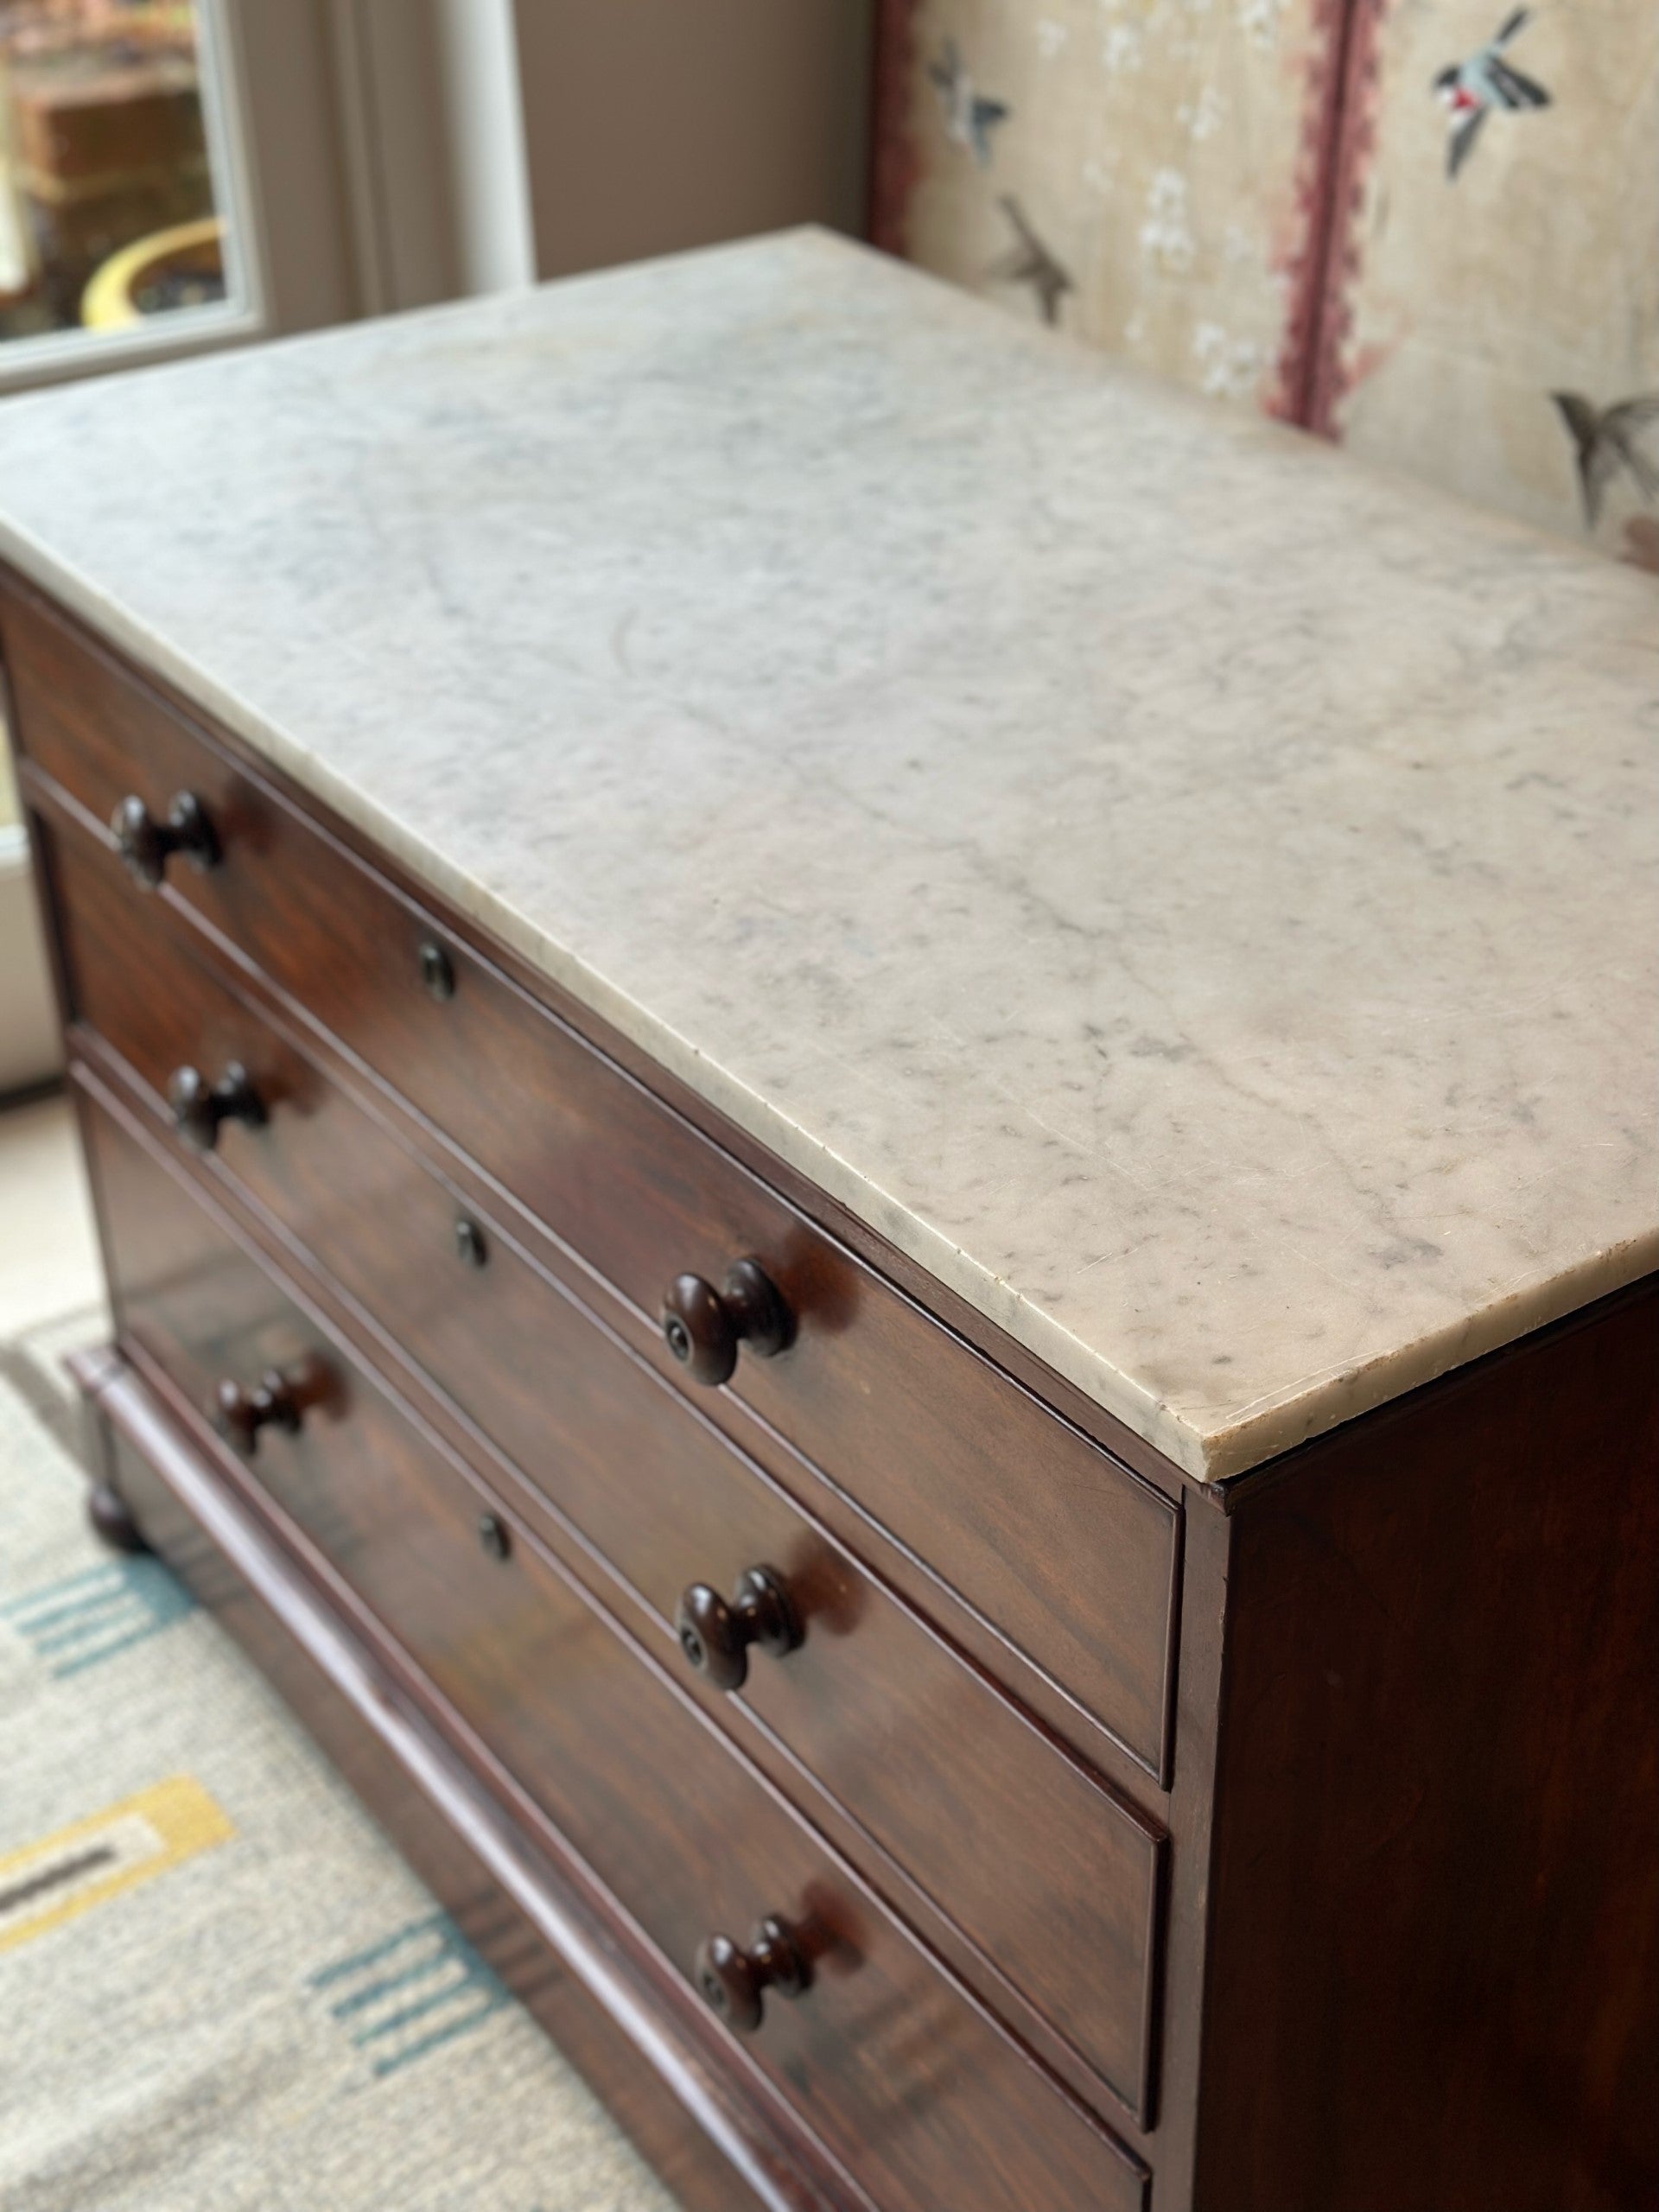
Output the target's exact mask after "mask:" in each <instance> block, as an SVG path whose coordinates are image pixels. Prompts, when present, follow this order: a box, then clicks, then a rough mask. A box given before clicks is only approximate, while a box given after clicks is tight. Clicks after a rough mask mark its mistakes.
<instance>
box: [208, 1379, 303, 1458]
mask: <svg viewBox="0 0 1659 2212" xmlns="http://www.w3.org/2000/svg"><path fill="white" fill-rule="evenodd" d="M211 1411H212V1414H213V1427H215V1428H216V1429H217V1430H218V1431H219V1434H220V1435H221V1436H222V1437H223V1438H224V1439H225V1440H226V1443H227V1444H232V1445H234V1446H235V1447H236V1449H237V1450H238V1452H243V1453H245V1454H246V1455H247V1456H249V1457H250V1458H251V1456H252V1454H253V1452H254V1449H255V1447H256V1446H257V1444H258V1441H259V1432H260V1430H261V1429H262V1428H280V1429H282V1430H283V1431H285V1432H286V1433H288V1434H289V1435H290V1436H291V1435H292V1434H293V1433H294V1431H295V1430H296V1428H298V1427H299V1425H300V1402H299V1399H298V1398H297V1397H296V1395H295V1393H294V1391H293V1389H292V1388H291V1387H290V1385H289V1383H288V1381H287V1379H286V1378H285V1377H284V1376H283V1375H281V1374H280V1373H279V1372H278V1371H277V1369H276V1368H274V1367H268V1368H267V1369H266V1370H265V1371H264V1374H263V1375H262V1376H260V1377H259V1380H258V1382H257V1384H256V1385H255V1387H254V1388H253V1389H251V1390H245V1389H243V1388H242V1385H241V1384H240V1383H232V1381H231V1380H230V1379H229V1377H228V1376H227V1377H226V1380H225V1381H224V1382H222V1383H219V1385H218V1387H217V1388H216V1389H215V1390H214V1392H213V1406H212V1408H211Z"/></svg>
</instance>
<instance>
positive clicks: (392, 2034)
mask: <svg viewBox="0 0 1659 2212" xmlns="http://www.w3.org/2000/svg"><path fill="white" fill-rule="evenodd" d="M98 1328H99V1318H98V1316H97V1314H96V1313H95V1312H93V1311H91V1310H88V1309H86V1308H83V1309H82V1311H80V1312H79V1313H75V1314H71V1315H69V1316H67V1317H64V1318H61V1319H54V1320H48V1321H39V1320H37V1321H35V1322H34V1323H32V1324H31V1325H27V1326H22V1327H20V1326H17V1325H16V1322H15V1317H14V1318H13V1319H12V1325H11V1327H10V1335H9V1336H8V1337H7V1338H5V1339H4V1340H3V1341H0V1999H3V2001H0V2212H672V2207H671V2203H670V2200H669V2199H668V2198H667V2196H665V2195H664V2192H663V2190H661V2188H660V2187H659V2185H658V2183H657V2182H656V2181H655V2180H654V2178H653V2177H652V2176H651V2175H650V2174H649V2173H648V2172H647V2171H646V2170H645V2168H644V2166H643V2165H642V2164H640V2162H639V2159H638V2158H636V2157H635V2155H634V2153H633V2152H632V2149H631V2147H630V2146H629V2145H627V2144H626V2141H625V2140H624V2139H622V2138H621V2137H620V2135H619V2134H618V2133H617V2132H616V2130H615V2129H614V2128H613V2126H612V2125H611V2123H610V2121H609V2120H608V2119H607V2116H606V2114H605V2113H604V2112H603V2111H602V2110H601V2107H599V2106H598V2105H597V2104H596V2102H595V2101H594V2099H593V2098H592V2097H591V2096H590V2095H589V2094H588V2090H587V2089H586V2088H585V2087H584V2086H583V2085H582V2082H579V2081H578V2080H577V2079H576V2078H575V2076H574V2075H573V2074H572V2073H571V2072H570V2070H569V2069H568V2068H567V2067H566V2066H565V2065H564V2063H563V2061H562V2060H561V2059H560V2058H559V2056H557V2054H556V2052H555V2051H554V2050H553V2049H552V2048H551V2047H550V2045H549V2044H548V2043H547V2042H546V2041H545V2039H544V2038H543V2036H542V2035H541V2033H540V2031H538V2030H537V2028H536V2027H535V2026H534V2024H532V2023H531V2020H530V2018H529V2017H528V2016H527V2015H526V2014H525V2013H524V2012H522V2011H521V2010H520V2009H519V2007H518V2005H517V2004H516V2003H515V2001H514V2000H513V1999H512V1998H511V1997H509V1996H508V1994H507V1993H506V1991H505V1989H504V1988H503V1987H502V1986H501V1985H500V1984H499V1982H498V1981H497V1980H495V1979H494V1977H493V1975H492V1974H490V1973H489V1971H488V1969H487V1968H486V1967H484V1966H483V1964H482V1963H481V1961H480V1960H479V1958H478V1956H477V1955H476V1954H475V1953H474V1951H473V1950H472V1949H471V1948H470V1947H469V1946H468V1945H467V1943H466V1942H465V1941H464V1940H463V1939H462V1938H461V1935H460V1933H459V1931H458V1930H457V1929H455V1927H454V1924H453V1923H451V1922H450V1921H449V1920H448V1918H447V1917H446V1916H445V1915H444V1914H443V1913H442V1911H441V1910H439V1909H438V1907H437V1906H436V1904H435V1902H434V1900H433V1899H432V1897H430V1896H429V1894H428V1892H427V1891H424V1890H423V1888H422V1886H421V1885H420V1884H419V1883H418V1882H416V1880H415V1878H414V1877H413V1876H412V1875H411V1874H410V1872H408V1870H407V1869H406V1868H405V1867H404V1865H403V1863H402V1861H401V1860H400V1859H398V1858H397V1856H396V1854H395V1853H393V1852H392V1851H391V1848H390V1847H389V1846H388V1845H387V1844H386V1843H385V1841H384V1840H383V1839H382V1838H381V1837H380V1835H379V1834H378V1831H377V1830H376V1829H375V1828H374V1827H373V1826H372V1824H371V1823H370V1821H368V1820H367V1819H366V1817H365V1815H363V1814H362V1812H361V1811H360V1810H359V1808H358V1806H357V1804H356V1802H355V1800H353V1798H352V1797H351V1796H349V1794H348V1793H347V1792H346V1789H344V1787H343V1785H342V1784H340V1783H338V1782H337V1781H336V1780H335V1779H334V1777H333V1776H332V1775H331V1774H330V1772H329V1771H328V1770H327V1767H326V1765H325V1764H324V1763H323V1762H322V1761H321V1758H319V1757H318V1755H317V1754H316V1753H315V1752H314V1751H312V1749H311V1748H310V1746H309V1745H308V1742H307V1740H306V1739H305V1738H304V1737H303V1736H302V1733H301V1732H300V1731H299V1730H298V1729H297V1727H296V1725H295V1724H294V1723H293V1722H292V1721H291V1720H290V1719H289V1717H288V1715H287V1713H286V1711H285V1709H284V1708H283V1707H282V1706H281V1705H280V1704H279V1703H278V1701H277V1700H276V1698H275V1696H274V1695H273V1694H271V1693H270V1691H269V1690H268V1689H267V1688H265V1686H264V1683H263V1681H261V1680H260V1678H259V1677H258V1676H257V1674H256V1673H255V1672H254V1671H253V1670H252V1669H251V1668H250V1667H249V1666H248V1665H247V1664H246V1663H245V1661H244V1660H243V1659H242V1658H241V1656H240V1655H239V1654H238V1652H237V1650H236V1649H235V1648H234V1647H233V1646H232V1644H231V1643H229V1642H228V1641H227V1640H226V1637H224V1636H223V1635H222V1634H221V1632H220V1631H219V1630H218V1629H217V1628H216V1627H215V1625H214V1624H213V1622H212V1621H211V1620H210V1619H208V1618H207V1617H206V1616H205V1615H204V1614H203V1613H201V1612H200V1611H198V1610H196V1609H195V1608H194V1606H193V1605H192V1602H191V1600H190V1598H189V1596H188V1592H186V1591H185V1590H184V1589H183V1587H182V1586H181V1585H180V1584H179V1583H177V1582H176V1581H175V1580H174V1579H173V1578H172V1577H171V1576H170V1575H169V1574H168V1572H167V1570H166V1569H165V1568H164V1567H162V1566H161V1565H159V1564H158V1563H157V1562H156V1560H150V1559H136V1560H128V1559H120V1558H117V1557H115V1556H114V1555H112V1554H110V1553H108V1552H106V1551H105V1550H104V1549H103V1548H101V1547H100V1546H99V1545H98V1544H97V1543H96V1542H95V1541H93V1539H92V1537H91V1535H89V1534H88V1533H87V1531H86V1525H85V1523H84V1522H83V1519H82V1517H81V1499H82V1496H83V1492H84V1487H85V1483H84V1476H83V1473H82V1471H81V1469H80V1467H79V1465H77V1464H76V1461H75V1456H74V1455H75V1450H76V1446H77V1443H78V1438H79V1429H78V1425H77V1415H76V1411H75V1408H73V1405H72V1403H71V1402H70V1399H69V1396H68V1393H67V1385H66V1384H65V1383H63V1382H62V1380H61V1379H60V1366H59V1361H60V1356H61V1354H62V1352H63V1351H65V1350H67V1348H68V1347H69V1345H70V1344H73V1343H75V1342H84V1341H87V1340H89V1339H90V1338H91V1337H92V1335H94V1334H95V1333H97V1332H98Z"/></svg>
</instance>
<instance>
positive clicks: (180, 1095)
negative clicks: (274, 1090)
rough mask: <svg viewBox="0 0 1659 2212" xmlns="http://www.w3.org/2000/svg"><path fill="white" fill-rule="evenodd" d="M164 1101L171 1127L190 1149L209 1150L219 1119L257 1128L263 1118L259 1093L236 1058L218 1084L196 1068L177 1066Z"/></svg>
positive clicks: (217, 1138) (196, 1150)
mask: <svg viewBox="0 0 1659 2212" xmlns="http://www.w3.org/2000/svg"><path fill="white" fill-rule="evenodd" d="M167 1103H168V1106H169V1107H170V1108H171V1109H172V1112H173V1126H174V1128H175V1129H176V1130H177V1131H178V1133H179V1135H180V1136H181V1139H182V1140H183V1141H184V1142H185V1143H186V1144H187V1145H188V1146H189V1147H190V1149H191V1151H192V1152H211V1151H212V1150H213V1147H214V1146H215V1145H216V1144H217V1143H218V1142H219V1124H220V1122H246V1123H247V1125H248V1127H249V1128H251V1129H257V1128H258V1127H259V1126H260V1124H261V1123H262V1122H264V1118H265V1109H264V1103H263V1102H262V1101H261V1099H260V1096H259V1094H258V1092H257V1090H255V1089H254V1087H253V1084H251V1081H250V1080H249V1077H248V1071H247V1070H246V1069H245V1067H244V1066H243V1065H242V1064H241V1062H240V1061H239V1060H232V1062H231V1065H229V1067H227V1068H226V1071H225V1072H224V1074H223V1075H222V1076H220V1077H219V1081H218V1082H217V1083H209V1082H208V1080H207V1077H206V1076H205V1075H203V1074H202V1072H201V1071H200V1069H199V1068H178V1069H175V1071H174V1073H173V1074H172V1076H170V1077H168V1085H167Z"/></svg>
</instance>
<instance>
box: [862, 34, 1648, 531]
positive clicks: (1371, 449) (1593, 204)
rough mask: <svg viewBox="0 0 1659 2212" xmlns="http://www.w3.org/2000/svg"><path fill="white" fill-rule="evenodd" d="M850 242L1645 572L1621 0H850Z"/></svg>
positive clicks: (1641, 93) (1642, 286)
mask: <svg viewBox="0 0 1659 2212" xmlns="http://www.w3.org/2000/svg"><path fill="white" fill-rule="evenodd" d="M882 7H883V22H882V33H881V44H880V57H881V61H880V79H879V86H878V109H879V112H878V118H877V144H876V192H875V205H874V232H875V236H876V238H877V241H878V243H880V244H881V245H887V247H889V248H890V249H891V250H893V251H898V252H902V253H905V254H906V255H907V256H909V257H910V258H912V260H915V261H917V262H918V263H919V264H922V265H923V266H924V267H926V268H929V269H931V270H935V271H936V272H937V273H938V274H939V275H941V276H945V277H951V278H954V279H955V280H956V281H957V282H958V283H964V284H967V285H969V286H971V287H972V288H974V289H976V290H979V291H982V292H983V293H985V294H986V295H987V296H990V297H994V298H996V299H999V300H1001V302H1004V303H1005V304H1006V305H1007V307H1009V308H1010V309H1011V310H1013V311H1014V312H1015V313H1020V314H1025V315H1033V316H1039V317H1041V318H1042V319H1044V320H1046V321H1049V322H1051V323H1053V324H1056V325H1058V327H1062V328H1065V329H1067V330H1069V331H1071V333H1072V334H1075V335H1076V336H1077V337H1080V338H1082V339H1084V340H1087V341H1089V342H1090V343H1092V344H1096V345H1099V346H1103V347H1105V348H1107V349H1108V350H1109V351H1110V352H1112V353H1115V354H1116V355H1118V356H1120V357H1121V358H1122V359H1124V360H1126V361H1128V362H1132V363H1135V364H1136V365H1140V366H1141V367H1144V368H1147V369H1150V370H1152V371H1154V372H1157V373H1158V374H1160V375H1163V376H1166V377H1172V378H1176V379H1177V380H1179V381H1180V382H1182V383H1184V384H1186V385H1192V387H1194V388H1195V389H1197V390H1198V391H1205V392H1207V393H1209V394H1211V395H1212V396H1214V397H1217V398H1221V399H1224V400H1230V401H1234V402H1236V403H1238V404H1244V405H1248V406H1252V407H1255V408H1259V409H1262V410H1265V411H1266V412H1268V413H1270V414H1274V415H1277V416H1282V417H1283V418H1284V419H1286V420H1287V421H1291V422H1295V423H1301V424H1303V425H1305V426H1306V427H1307V428H1309V429H1315V430H1319V431H1321V432H1323V433H1324V434H1325V435H1328V436H1332V437H1335V438H1338V439H1341V440H1342V441H1344V442H1345V443H1347V444H1349V445H1351V447H1352V448H1354V449H1355V450H1356V451H1357V452H1361V453H1363V454H1367V455H1369V456H1370V457H1371V458H1373V459H1375V460H1377V461H1383V462H1385V463H1387V464H1389V465H1391V466H1395V467H1401V468H1403V469H1408V470H1411V471H1414V472H1415V473H1416V474H1420V475H1422V476H1424V477H1426V478H1427V479H1428V480H1431V481H1433V482H1434V483H1435V484H1437V485H1440V486H1443V487H1445V488H1446V489H1448V490H1452V491H1455V492H1459V493H1464V494H1465V495H1466V496H1468V497H1471V498H1473V499H1479V500H1482V501H1483V502H1484V503H1485V504H1487V505H1495V506H1498V507H1503V508H1505V509H1507V510H1509V511H1510V512H1512V513H1515V514H1517V515H1519V516H1522V518H1525V519H1527V520H1529V521H1531V522H1535V523H1538V524H1542V525H1543V526H1545V527H1546V528H1549V529H1554V530H1557V531H1565V532H1569V533H1573V534H1579V535H1583V536H1588V537H1591V538H1592V539H1593V540H1594V541H1595V542H1596V543H1599V544H1601V545H1603V546H1604V547H1605V549H1606V550H1608V551H1610V552H1612V553H1616V554H1618V555H1620V556H1623V557H1624V558H1625V559H1627V560H1631V561H1635V562H1637V563H1640V564H1641V565H1643V566H1646V567H1653V568H1659V8H1656V7H1655V6H1654V4H1653V0H1537V4H1535V5H1529V6H1518V7H1514V8H1511V9H1510V10H1508V11H1507V12H1505V10H1504V9H1503V6H1502V4H1501V0H1498V3H1497V4H1496V5H1495V4H1494V0H882Z"/></svg>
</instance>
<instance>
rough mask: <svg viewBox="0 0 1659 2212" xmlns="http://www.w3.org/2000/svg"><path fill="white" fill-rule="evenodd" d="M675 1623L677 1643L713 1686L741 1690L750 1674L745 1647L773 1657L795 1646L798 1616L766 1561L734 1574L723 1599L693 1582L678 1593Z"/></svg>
mask: <svg viewBox="0 0 1659 2212" xmlns="http://www.w3.org/2000/svg"><path fill="white" fill-rule="evenodd" d="M674 1626H675V1630H676V1632H677V1635H678V1637H679V1639H680V1649H681V1650H682V1651H683V1652H684V1654H685V1656H686V1657H687V1659H688V1660H690V1662H691V1664H692V1666H693V1667H695V1668H696V1670H697V1672H698V1674H700V1675H703V1676H705V1677H706V1679H707V1680H708V1681H711V1682H712V1683H713V1684H714V1686H715V1688H716V1689H717V1690H728V1691H730V1690H741V1688H742V1687H743V1685H744V1683H745V1682H746V1681H747V1680H748V1676H749V1647H750V1645H751V1644H756V1645H758V1646H759V1647H760V1649H761V1650H762V1651H768V1652H770V1653H771V1654H772V1657H773V1658H774V1659H781V1658H783V1657H784V1656H785V1653H787V1652H791V1651H794V1650H797V1649H799V1646H800V1643H801V1636H802V1630H801V1618H800V1615H799V1614H798V1612H797V1611H796V1610H795V1607H794V1605H793V1604H792V1602H791V1599H790V1595H789V1592H788V1590H787V1589H786V1588H785V1586H784V1582H783V1580H782V1578H781V1577H780V1576H779V1574H778V1573H776V1572H775V1571H774V1570H773V1569H772V1567H750V1568H749V1569H748V1570H747V1573H744V1574H741V1575H740V1576H739V1577H738V1583H737V1590H736V1592H735V1594H734V1597H733V1599H732V1601H731V1603H730V1605H728V1604H727V1602H726V1600H725V1599H724V1598H722V1597H721V1594H720V1592H719V1591H718V1590H711V1589H710V1588H709V1585H708V1584H707V1583H706V1582H694V1583H693V1584H692V1585H691V1586H690V1589H689V1590H688V1591H686V1592H685V1594H684V1595H683V1597H682V1598H681V1599H680V1605H679V1611H678V1612H677V1614H676V1616H675V1619H674Z"/></svg>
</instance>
